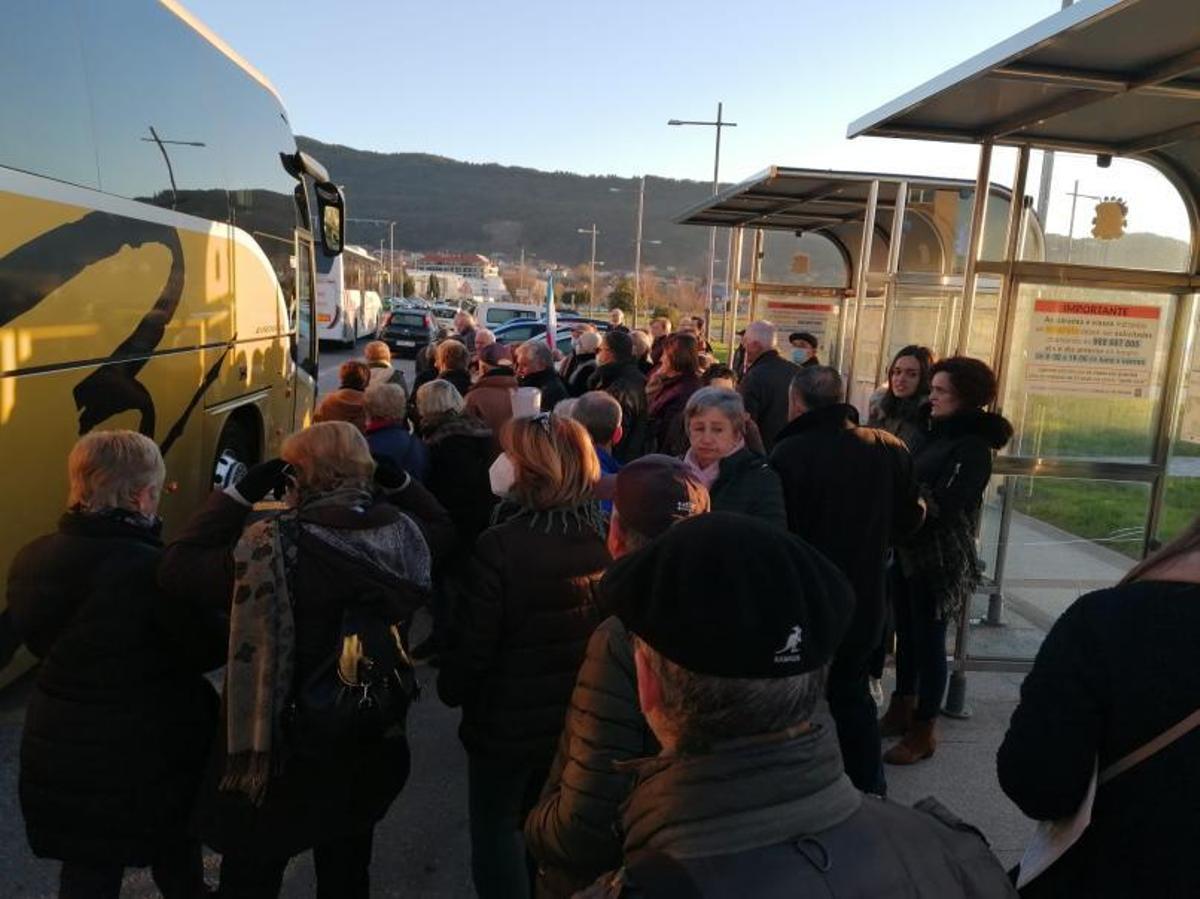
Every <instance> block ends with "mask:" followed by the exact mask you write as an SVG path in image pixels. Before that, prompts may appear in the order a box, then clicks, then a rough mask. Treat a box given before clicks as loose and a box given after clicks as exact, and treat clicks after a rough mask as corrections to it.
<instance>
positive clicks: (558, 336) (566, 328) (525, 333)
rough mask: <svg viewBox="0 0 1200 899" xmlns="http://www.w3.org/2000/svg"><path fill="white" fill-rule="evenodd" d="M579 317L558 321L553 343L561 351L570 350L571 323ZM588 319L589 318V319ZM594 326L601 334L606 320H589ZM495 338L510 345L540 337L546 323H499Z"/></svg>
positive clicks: (523, 320)
mask: <svg viewBox="0 0 1200 899" xmlns="http://www.w3.org/2000/svg"><path fill="white" fill-rule="evenodd" d="M578 321H581V319H570V320H568V321H567V322H565V323H563V322H560V323H559V326H558V330H557V331H556V332H555V335H554V345H555V346H556V347H558V349H559V350H560V351H561V352H563V353H569V352H571V325H573V324H575V323H576V322H578ZM589 321H590V320H589ZM590 323H591V324H593V325H595V326H596V330H597V331H599V332H600V333H601V334H603V333H604V332H605V331H607V330H608V322H602V321H590ZM494 333H495V335H496V340H497V342H499V343H506V344H509V345H510V346H512V345H516V344H518V343H524V342H525V341H526V340H530V339H531V338H534V337H540V336H541V335H543V334H545V333H546V323H545V322H544V321H527V320H525V319H522V320H520V321H515V322H510V323H509V324H507V325H501V326H500V327H499V328H497V329H496V330H495V332H494Z"/></svg>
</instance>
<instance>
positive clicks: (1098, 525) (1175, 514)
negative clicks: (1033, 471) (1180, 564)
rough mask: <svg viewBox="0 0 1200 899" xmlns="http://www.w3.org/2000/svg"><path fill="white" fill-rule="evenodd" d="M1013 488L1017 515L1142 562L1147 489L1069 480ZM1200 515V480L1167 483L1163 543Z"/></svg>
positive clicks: (1033, 481)
mask: <svg viewBox="0 0 1200 899" xmlns="http://www.w3.org/2000/svg"><path fill="white" fill-rule="evenodd" d="M1011 483H1012V485H1013V490H1014V499H1015V504H1014V506H1013V508H1015V509H1016V510H1017V511H1019V512H1023V513H1024V514H1026V515H1030V516H1032V517H1034V518H1037V519H1039V520H1041V521H1044V522H1046V523H1047V524H1051V525H1053V526H1054V527H1057V528H1061V529H1062V530H1064V531H1066V532H1067V533H1069V534H1074V535H1075V536H1077V537H1082V538H1084V539H1087V540H1094V541H1096V542H1097V543H1100V544H1102V545H1104V546H1107V547H1109V548H1110V549H1114V550H1116V551H1117V552H1119V553H1122V554H1124V555H1126V556H1129V557H1130V558H1132V559H1139V558H1141V555H1142V532H1143V529H1144V528H1145V525H1146V512H1147V506H1148V503H1149V500H1150V488H1149V485H1146V484H1132V483H1121V482H1115V481H1078V480H1069V479H1065V478H1014V479H1013V481H1012V482H1011ZM1198 513H1200V478H1180V477H1173V478H1168V479H1167V490H1166V493H1165V495H1164V500H1163V514H1162V520H1161V522H1160V525H1159V539H1161V540H1162V541H1163V542H1166V541H1167V540H1170V539H1171V538H1172V537H1174V536H1175V535H1176V534H1178V533H1179V532H1180V531H1181V530H1182V529H1183V528H1184V527H1186V526H1187V525H1188V524H1189V523H1190V522H1191V521H1192V520H1193V519H1194V518H1195V517H1196V515H1197V514H1198Z"/></svg>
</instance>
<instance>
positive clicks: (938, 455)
mask: <svg viewBox="0 0 1200 899" xmlns="http://www.w3.org/2000/svg"><path fill="white" fill-rule="evenodd" d="M931 375H932V380H931V386H930V394H929V404H930V423H929V436H928V439H927V440H926V442H925V444H924V445H923V446H922V447H921V448H920V449H918V450H917V451H916V452H915V453H914V454H913V460H912V462H913V476H914V477H915V478H916V480H917V483H918V485H920V488H921V495H922V498H923V499H924V500H925V503H926V514H925V524H924V526H923V527H922V528H921V529H920V530H919V531H917V533H916V534H914V535H913V536H912V537H910V538H908V539H907V540H905V541H903V542H901V543H899V544H898V545H897V547H896V552H897V555H898V557H899V560H900V568H901V574H902V577H901V578H899V586H898V590H897V593H896V595H895V597H894V602H895V610H896V692H895V694H894V695H893V696H892V704H891V706H890V707H889V708H888V711H887V713H886V714H885V715H884V719H883V721H882V723H881V730H882V731H883V732H884V733H885V734H887V735H892V734H896V733H897V732H900V733H902V734H903V736H902V738H901V740H900V742H899V743H897V744H896V745H895V746H893V747H892V748H891V749H889V750H888V751H887V752H885V753H884V756H883V760H884V761H885V762H887V763H888V764H892V765H911V764H913V763H915V762H919V761H921V760H922V759H927V758H929V757H930V756H931V755H933V752H934V749H935V748H936V747H937V734H936V722H937V716H938V714H939V713H940V711H941V706H942V695H943V694H944V693H945V690H946V678H947V670H946V627H947V625H948V624H949V623H950V622H953V621H956V620H957V619H958V615H959V613H960V612H961V611H962V608H963V606H964V605H965V604H966V603H968V602H970V600H971V594H972V593H974V591H975V587H976V586H977V585H978V584H979V577H980V571H979V559H978V556H977V554H976V549H975V528H976V524H977V522H978V519H979V510H980V508H981V506H982V504H983V491H984V490H985V489H986V488H987V485H988V481H989V480H990V479H991V476H992V453H994V452H995V451H996V450H998V449H1000V448H1001V447H1003V446H1004V445H1005V444H1006V443H1008V441H1009V439H1010V438H1011V437H1012V425H1010V424H1009V423H1008V422H1007V421H1006V420H1005V419H1004V418H1002V417H1001V416H999V415H996V414H994V413H991V412H985V411H983V407H984V406H987V405H988V404H989V403H991V402H992V400H994V399H995V397H996V376H995V375H993V374H992V370H991V369H990V368H988V367H987V365H985V364H984V363H983V362H980V361H979V360H978V359H970V358H967V357H965V356H955V357H953V358H950V359H943V360H942V361H941V362H939V363H937V364H936V365H934V366H933V368H932V369H931Z"/></svg>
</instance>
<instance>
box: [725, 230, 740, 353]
mask: <svg viewBox="0 0 1200 899" xmlns="http://www.w3.org/2000/svg"><path fill="white" fill-rule="evenodd" d="M730 238H731V239H730V247H731V248H732V251H731V252H730V254H729V269H730V272H731V274H730V276H729V311H728V313H727V315H728V318H727V321H728V322H729V324H727V325H726V327H725V341H726V343H727V346H728V350H729V358H727V359H726V360H725V364H726V365H728V366H729V367H730V368H732V367H733V354H734V353H736V352H737V323H738V307H739V306H740V304H741V301H742V290H741V286H740V285H741V283H742V246H743V241H744V239H745V229H744V228H734V229H732V230H731V231H730Z"/></svg>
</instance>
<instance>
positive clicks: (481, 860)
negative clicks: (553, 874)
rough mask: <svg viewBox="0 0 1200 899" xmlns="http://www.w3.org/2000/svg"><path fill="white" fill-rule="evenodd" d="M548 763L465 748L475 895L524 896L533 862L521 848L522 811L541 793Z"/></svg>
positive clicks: (527, 892) (529, 890)
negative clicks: (488, 753) (519, 760)
mask: <svg viewBox="0 0 1200 899" xmlns="http://www.w3.org/2000/svg"><path fill="white" fill-rule="evenodd" d="M549 768H550V766H549V763H542V764H528V763H522V762H516V761H510V760H501V759H494V758H488V757H486V756H483V755H480V754H476V753H468V756H467V796H468V805H469V808H470V815H471V879H472V881H473V882H474V884H475V892H476V893H477V894H478V895H479V899H493V897H495V899H529V897H530V896H531V895H532V892H533V886H532V884H533V879H534V866H533V861H532V859H531V858H530V857H529V854H528V853H527V852H526V851H525V833H524V828H525V816H526V815H527V814H529V812H530V810H532V808H533V806H534V805H535V804H536V803H537V800H538V796H540V795H541V792H542V787H543V785H544V784H545V782H546V774H547V773H548V771H549Z"/></svg>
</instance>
